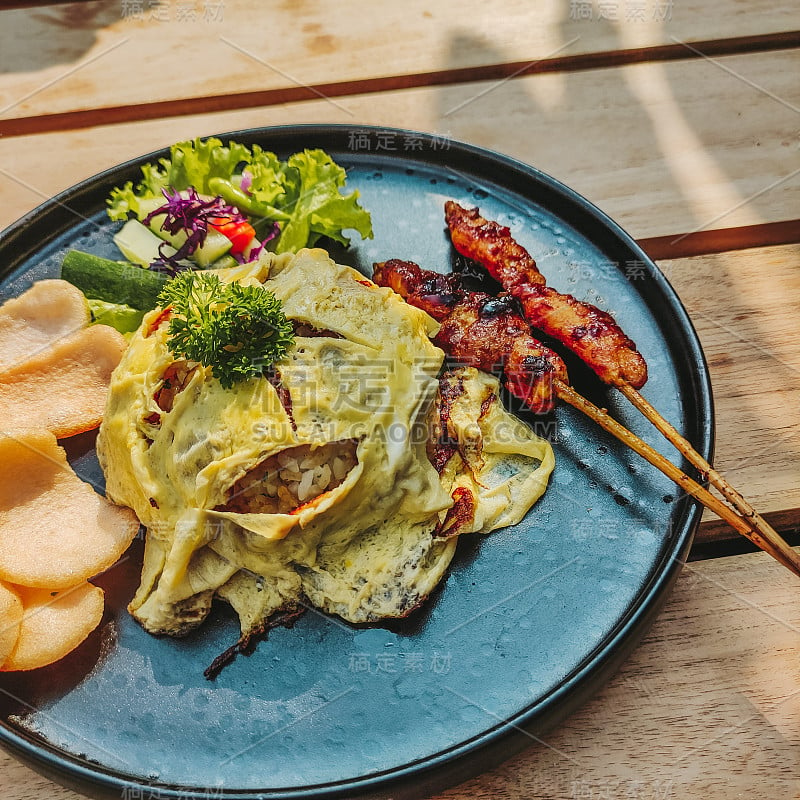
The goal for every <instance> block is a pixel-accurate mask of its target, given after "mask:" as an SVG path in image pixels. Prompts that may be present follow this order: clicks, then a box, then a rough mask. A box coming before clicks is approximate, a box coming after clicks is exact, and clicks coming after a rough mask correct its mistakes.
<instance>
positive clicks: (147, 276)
mask: <svg viewBox="0 0 800 800" xmlns="http://www.w3.org/2000/svg"><path fill="white" fill-rule="evenodd" d="M61 277H62V278H63V279H64V280H65V281H69V282H70V283H71V284H72V285H73V286H77V287H78V288H79V289H80V290H81V291H82V292H83V293H84V294H85V295H86V296H87V297H89V298H93V299H95V300H105V301H106V302H109V303H119V304H121V305H128V306H131V307H132V308H138V309H141V310H144V311H149V310H150V309H151V308H155V307H156V306H157V305H158V295H159V292H160V291H161V289H162V288H163V286H164V284H165V283H166V282H167V281H168V280H169V278H168V277H167V276H166V275H163V274H162V273H160V272H153V271H152V270H149V269H142V268H141V267H137V266H135V265H134V264H129V263H127V262H120V261H109V260H108V259H106V258H100V257H99V256H95V255H92V254H91V253H82V252H81V251H80V250H70V252H69V253H67V254H66V255H65V256H64V261H63V262H62V263H61Z"/></svg>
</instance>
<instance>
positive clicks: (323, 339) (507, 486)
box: [97, 250, 553, 637]
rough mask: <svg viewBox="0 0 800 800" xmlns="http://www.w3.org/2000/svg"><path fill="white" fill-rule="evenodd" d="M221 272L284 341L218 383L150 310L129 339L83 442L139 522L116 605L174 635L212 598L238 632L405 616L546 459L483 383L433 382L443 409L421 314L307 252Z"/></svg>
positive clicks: (499, 522)
mask: <svg viewBox="0 0 800 800" xmlns="http://www.w3.org/2000/svg"><path fill="white" fill-rule="evenodd" d="M219 274H220V277H221V278H222V279H223V280H239V281H241V282H243V283H261V284H263V285H264V286H265V288H267V289H269V291H271V292H273V293H274V294H275V295H276V296H277V297H278V298H279V299H280V300H281V301H282V304H283V310H284V313H285V314H286V316H287V317H288V318H289V319H290V320H292V321H293V324H294V326H295V331H296V337H295V343H294V345H293V346H292V347H291V348H290V350H289V352H288V353H287V355H286V356H285V357H284V358H283V359H281V360H280V361H278V362H277V363H275V364H274V365H272V366H271V367H270V368H269V369H268V370H267V371H266V373H265V375H264V376H263V377H262V376H259V377H256V378H252V379H249V380H247V381H244V382H242V383H240V384H237V385H236V386H234V387H233V388H231V389H223V388H222V386H221V385H220V383H219V381H217V380H216V379H215V378H214V377H213V376H212V373H211V370H210V369H209V368H207V367H204V366H202V365H199V364H194V363H190V362H185V361H183V362H181V360H180V359H178V358H177V357H176V356H175V355H174V354H173V353H171V352H170V350H169V347H168V345H167V328H168V324H167V319H168V314H166V313H164V312H161V311H159V310H156V311H154V312H152V313H151V314H150V315H148V316H147V317H145V320H144V324H143V325H142V328H141V329H140V330H139V332H138V333H136V334H135V335H134V336H133V338H132V340H131V342H130V346H129V348H128V350H127V352H126V354H125V356H124V357H123V360H122V363H121V364H120V366H119V368H118V369H117V370H116V372H115V373H114V376H113V378H112V383H111V391H110V396H109V401H108V406H107V409H106V413H105V417H104V421H103V424H102V426H101V429H100V434H99V437H98V445H97V451H98V456H99V458H100V462H101V464H102V466H103V469H104V472H105V475H106V481H107V493H108V496H109V497H110V498H111V499H113V500H114V501H115V502H117V503H119V504H121V505H127V506H130V507H131V508H133V509H134V511H135V512H136V514H137V515H138V517H139V519H140V521H141V522H142V523H143V525H145V526H146V528H147V531H148V533H147V540H146V547H145V558H144V566H143V572H142V580H141V585H140V587H139V590H138V592H137V594H136V596H135V597H134V599H133V601H132V602H131V604H130V610H131V612H132V613H133V614H134V616H135V617H136V618H137V619H138V620H139V622H140V623H141V624H142V625H143V626H144V627H145V628H146V629H147V630H149V631H151V632H153V633H164V634H170V635H182V634H184V633H186V632H188V631H189V630H191V629H192V628H194V627H195V626H196V625H198V624H199V623H200V622H202V620H203V619H204V618H205V617H206V615H207V614H208V612H209V610H210V607H211V603H212V600H213V599H214V598H215V597H218V598H222V599H224V600H226V601H228V602H229V603H230V604H231V605H232V606H233V608H234V609H235V610H236V612H237V614H238V616H239V618H240V622H241V629H242V635H243V637H248V636H250V635H251V634H253V633H255V632H258V631H260V630H264V629H265V627H266V626H267V625H268V622H269V619H270V618H271V617H272V616H273V615H275V614H276V613H277V612H279V611H284V612H286V611H292V610H297V609H299V608H302V607H303V606H306V605H308V604H311V605H313V606H315V607H317V608H319V609H321V610H323V611H325V612H328V613H332V614H337V615H339V616H340V617H342V618H343V619H345V620H348V621H350V622H354V623H362V622H375V621H377V620H381V619H385V618H390V617H402V616H405V615H407V614H408V613H410V612H411V611H412V610H414V609H415V608H416V607H417V606H419V604H420V603H421V602H422V601H423V600H424V599H425V597H426V596H427V595H428V594H429V593H430V592H431V591H432V590H433V588H434V587H435V586H436V584H437V583H438V582H439V581H440V580H441V578H442V577H443V575H444V573H445V571H446V569H447V566H448V564H449V563H450V561H451V559H452V557H453V553H454V551H455V547H456V541H457V538H458V534H461V533H466V532H471V531H483V532H488V531H490V530H492V529H494V528H497V527H501V526H503V525H509V524H514V523H515V522H517V521H518V520H519V519H520V518H521V517H522V516H523V515H524V514H525V513H526V512H527V511H528V509H529V508H530V507H531V505H532V504H533V503H534V502H535V501H536V500H537V499H538V497H539V496H540V495H541V494H542V492H543V491H544V489H545V487H546V484H547V479H548V476H549V474H550V472H551V470H552V468H553V454H552V449H551V448H550V445H549V444H548V443H547V442H546V441H544V440H542V439H540V438H538V437H537V436H536V435H535V434H534V433H533V432H532V431H531V430H530V429H529V428H527V426H525V425H524V424H522V423H521V422H520V421H519V420H518V419H516V418H515V417H513V416H512V415H509V414H508V413H507V412H506V411H505V410H503V408H502V404H501V403H500V402H499V401H498V397H497V395H498V384H497V381H496V380H495V379H494V378H492V377H491V376H488V375H485V374H484V373H481V372H478V371H477V370H474V369H462V370H458V371H456V372H455V373H452V374H450V375H448V376H447V378H446V379H445V380H446V381H447V382H448V383H447V384H446V385H447V387H448V392H447V394H448V397H449V398H450V399H449V401H448V403H447V413H446V418H445V416H444V415H443V414H442V403H441V402H439V401H438V400H437V396H438V397H439V398H441V396H442V395H441V392H440V390H439V387H440V381H439V374H440V371H441V368H442V364H443V353H442V351H441V350H439V349H438V348H437V347H435V346H434V345H433V344H432V343H431V341H430V337H431V336H432V335H434V334H435V333H436V330H437V327H438V326H437V323H436V322H435V321H434V320H433V319H432V318H431V317H429V316H428V315H427V314H425V313H424V312H422V311H420V310H419V309H416V308H414V307H412V306H410V305H407V304H406V303H405V302H403V301H402V300H401V299H400V298H399V297H398V296H397V295H396V294H394V293H393V292H392V291H391V290H390V289H386V288H379V287H377V286H375V285H374V284H373V283H371V282H370V281H368V280H365V279H364V277H363V276H362V275H361V274H360V273H358V272H356V271H355V270H352V269H350V268H349V267H345V266H341V265H337V264H335V263H334V262H333V261H332V260H331V259H330V258H329V256H328V254H327V253H326V252H324V251H323V250H302V251H300V252H299V253H297V254H296V255H289V254H287V255H281V256H269V257H267V258H265V259H264V260H262V261H261V262H259V263H256V264H255V265H245V266H242V267H235V268H232V269H231V270H225V271H220V272H219ZM437 393H438V394H437ZM443 452H444V453H445V456H444V457H443V456H442V453H443ZM432 461H433V462H435V463H436V464H437V466H436V467H434V465H433V463H432ZM455 509H457V510H458V512H459V513H458V514H454V510H455Z"/></svg>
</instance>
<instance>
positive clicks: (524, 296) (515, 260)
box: [445, 200, 647, 389]
mask: <svg viewBox="0 0 800 800" xmlns="http://www.w3.org/2000/svg"><path fill="white" fill-rule="evenodd" d="M445 219H446V221H447V226H448V228H449V229H450V236H451V238H452V240H453V245H454V246H455V248H456V250H458V252H459V253H461V255H463V256H466V257H467V258H470V259H472V260H473V261H476V262H477V263H478V264H480V265H481V266H482V267H484V268H485V269H486V270H487V271H488V272H489V274H490V275H491V276H492V277H493V278H496V279H497V280H498V281H500V283H501V284H502V286H503V288H504V289H505V290H506V291H507V292H509V293H510V294H511V295H512V296H513V297H516V298H517V299H518V300H519V301H520V304H521V306H522V310H523V312H524V314H525V317H526V319H527V320H528V322H529V323H530V324H531V325H532V326H533V327H534V328H537V329H538V330H540V331H542V332H544V333H546V334H547V335H548V336H552V337H553V338H554V339H556V340H557V341H559V342H561V343H562V344H563V345H564V346H565V347H568V348H569V349H570V350H572V352H573V353H575V355H577V356H578V358H580V359H581V360H582V361H583V362H584V363H585V364H587V366H589V367H590V368H591V369H592V370H594V372H595V373H596V374H597V375H598V377H599V378H600V379H601V380H602V381H603V382H604V383H608V384H612V385H614V386H621V385H629V386H633V387H634V388H636V389H638V388H640V387H641V386H643V385H644V383H645V381H646V380H647V364H646V363H645V361H644V359H643V358H642V356H641V354H640V353H639V351H638V350H637V349H636V345H635V344H634V342H633V341H632V340H631V339H629V338H628V337H627V336H626V335H625V334H624V333H623V331H622V329H621V328H620V327H619V325H617V323H616V322H615V321H614V319H613V317H612V316H611V315H610V314H607V313H606V312H605V311H601V310H600V309H599V308H597V307H596V306H593V305H591V303H584V302H582V301H581V300H577V299H576V298H574V297H572V295H569V294H561V293H560V292H557V291H556V290H555V289H551V288H550V287H548V286H547V285H546V283H545V278H544V276H543V275H542V273H541V272H539V270H538V269H537V267H536V262H535V261H534V260H533V258H532V257H531V256H530V254H529V253H528V251H527V250H526V249H525V248H524V247H522V245H520V244H518V243H517V242H516V241H514V239H513V237H512V236H511V231H509V229H508V228H507V227H505V226H503V225H498V223H496V222H491V221H490V220H487V219H484V218H483V217H482V216H481V215H480V212H479V211H478V209H477V208H474V209H471V210H468V209H465V208H462V207H461V206H460V205H458V203H455V202H453V201H452V200H448V201H447V202H446V203H445Z"/></svg>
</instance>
